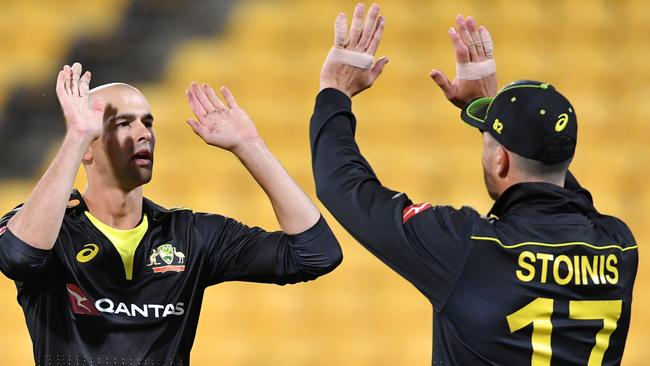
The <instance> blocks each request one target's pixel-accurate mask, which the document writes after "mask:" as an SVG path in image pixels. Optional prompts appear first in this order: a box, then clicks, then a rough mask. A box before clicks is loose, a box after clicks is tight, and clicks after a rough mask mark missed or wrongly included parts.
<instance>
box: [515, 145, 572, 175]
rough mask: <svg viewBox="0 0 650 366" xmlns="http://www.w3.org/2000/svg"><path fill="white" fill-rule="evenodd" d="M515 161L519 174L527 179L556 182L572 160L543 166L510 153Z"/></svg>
mask: <svg viewBox="0 0 650 366" xmlns="http://www.w3.org/2000/svg"><path fill="white" fill-rule="evenodd" d="M511 154H512V156H513V157H514V158H515V159H516V161H517V167H518V168H519V169H520V170H521V172H522V173H523V174H524V175H526V176H529V177H534V178H540V179H543V180H556V179H558V178H563V177H564V175H565V174H566V172H567V170H569V165H571V161H572V160H573V158H571V159H569V160H566V161H563V162H561V163H557V164H544V163H542V162H541V161H537V160H532V159H528V158H524V157H523V156H521V155H517V154H515V153H513V152H511Z"/></svg>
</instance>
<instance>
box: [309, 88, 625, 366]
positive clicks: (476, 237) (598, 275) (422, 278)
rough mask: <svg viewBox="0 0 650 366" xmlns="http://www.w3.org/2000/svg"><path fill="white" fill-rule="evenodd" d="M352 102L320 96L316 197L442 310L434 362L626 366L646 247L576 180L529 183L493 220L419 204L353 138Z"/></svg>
mask: <svg viewBox="0 0 650 366" xmlns="http://www.w3.org/2000/svg"><path fill="white" fill-rule="evenodd" d="M355 128H356V120H355V118H354V115H353V114H352V111H351V100H350V99H349V98H348V97H347V96H345V95H344V94H343V93H341V92H339V91H338V90H335V89H325V90H323V91H322V92H321V93H320V94H319V95H318V96H317V98H316V107H315V112H314V115H313V117H312V120H311V129H310V136H311V149H312V162H313V170H314V177H315V180H316V189H317V194H318V197H319V198H320V199H321V201H322V202H323V203H324V204H325V206H326V207H327V208H328V209H329V210H330V212H331V213H332V214H333V215H334V217H336V219H337V220H338V221H339V222H340V223H341V224H342V225H343V226H344V227H345V228H346V229H347V230H348V231H349V232H350V233H351V234H352V235H353V236H354V237H355V238H356V239H357V240H358V241H359V242H360V243H361V244H363V245H364V246H365V247H366V248H367V249H368V250H369V251H371V252H372V253H373V254H374V255H376V256H377V257H378V258H379V259H381V260H382V261H383V262H384V263H386V264H387V265H388V266H390V267H391V268H392V269H394V270H395V271H396V272H398V273H399V274H400V275H402V276H403V277H404V278H406V279H407V280H408V281H410V282H411V283H412V284H413V285H414V286H415V287H416V288H418V290H420V291H421V292H422V293H423V294H424V295H425V296H426V297H427V298H428V299H429V300H430V301H431V303H432V305H433V309H434V345H433V359H432V364H433V365H461V366H465V365H534V366H541V365H587V364H589V365H618V364H620V362H621V358H622V355H623V349H624V346H625V339H626V336H627V331H628V328H629V323H630V306H631V302H632V287H633V285H634V278H635V276H636V271H637V262H638V250H637V245H636V243H635V240H634V238H633V236H632V234H631V232H630V230H629V229H628V228H627V226H626V225H625V224H624V223H623V222H622V221H620V220H619V219H617V218H614V217H611V216H606V215H602V214H600V213H598V212H597V211H596V209H595V208H594V206H593V203H592V199H591V195H590V194H589V192H587V191H586V190H585V189H583V188H581V187H580V186H579V184H578V183H577V181H576V180H575V178H574V177H573V176H572V175H571V174H570V173H569V174H568V177H567V182H566V184H565V187H559V186H556V185H552V184H547V183H521V184H516V185H514V186H512V187H510V188H509V189H508V190H507V191H506V192H504V193H503V194H502V195H501V197H499V199H498V200H497V201H496V202H495V204H494V207H493V208H492V210H491V212H490V213H489V214H488V216H482V215H480V214H479V213H478V212H476V211H475V210H474V209H472V208H470V207H463V208H461V209H454V208H452V207H448V206H432V205H430V204H426V203H425V204H413V203H412V202H411V201H410V200H409V199H408V197H407V196H406V195H405V194H403V193H400V192H396V191H393V190H390V189H387V188H385V187H383V186H382V185H381V183H380V182H379V180H378V179H377V177H376V175H375V174H374V172H373V170H372V168H371V167H370V165H369V164H368V162H367V161H366V160H365V159H364V158H363V156H362V155H361V152H360V150H359V148H358V146H357V144H356V142H355V140H354V133H355Z"/></svg>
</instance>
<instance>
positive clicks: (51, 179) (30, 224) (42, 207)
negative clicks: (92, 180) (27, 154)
mask: <svg viewBox="0 0 650 366" xmlns="http://www.w3.org/2000/svg"><path fill="white" fill-rule="evenodd" d="M88 146H89V142H87V141H85V139H82V138H76V137H74V136H72V135H66V137H65V139H64V140H63V144H62V145H61V148H60V149H59V152H58V153H57V155H56V157H55V158H54V160H53V161H52V163H51V164H50V166H49V167H48V169H47V171H46V172H45V174H44V175H43V177H42V178H41V179H40V180H39V182H38V183H37V184H36V187H35V188H34V190H33V191H32V193H31V194H30V196H29V198H28V199H27V201H26V202H25V204H24V205H23V207H22V208H21V210H20V211H19V212H18V213H17V214H16V215H15V216H14V217H13V218H12V219H11V220H10V221H9V223H8V225H7V228H8V229H9V230H11V232H12V233H13V234H14V235H15V236H16V237H18V238H19V239H21V240H22V241H24V242H25V243H27V244H29V245H31V246H33V247H35V248H39V249H46V250H49V249H52V246H54V243H55V241H56V237H57V235H58V234H59V230H60V229H61V223H62V222H63V215H64V214H65V208H66V206H67V204H68V199H69V197H70V191H71V190H72V186H73V184H74V179H75V177H76V175H77V171H78V170H79V164H80V163H81V159H82V158H83V154H84V153H85V151H86V149H87V148H88Z"/></svg>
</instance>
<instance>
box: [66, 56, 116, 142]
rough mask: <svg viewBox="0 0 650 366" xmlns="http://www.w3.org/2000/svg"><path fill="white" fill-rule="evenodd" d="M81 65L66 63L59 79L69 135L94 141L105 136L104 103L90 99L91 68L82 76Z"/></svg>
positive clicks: (97, 99)
mask: <svg viewBox="0 0 650 366" xmlns="http://www.w3.org/2000/svg"><path fill="white" fill-rule="evenodd" d="M81 71H82V69H81V64H80V63H78V62H75V63H74V64H73V65H72V67H70V66H68V65H65V66H63V70H61V71H59V76H58V78H57V80H56V96H57V97H58V98H59V103H60V104H61V109H63V116H64V117H65V123H66V127H67V132H68V134H72V135H74V136H75V137H78V138H82V139H87V140H88V142H92V141H94V140H95V139H97V138H99V136H101V135H102V130H103V118H104V108H105V105H104V103H103V102H102V100H101V99H99V98H96V99H94V100H92V101H91V98H90V91H89V85H90V71H86V72H85V73H84V74H83V76H82V75H81Z"/></svg>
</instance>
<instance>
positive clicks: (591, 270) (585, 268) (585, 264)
mask: <svg viewBox="0 0 650 366" xmlns="http://www.w3.org/2000/svg"><path fill="white" fill-rule="evenodd" d="M580 259H581V262H582V267H581V268H582V284H583V285H588V284H589V280H588V279H587V274H589V277H590V278H591V282H593V283H594V284H596V285H598V284H600V282H598V273H597V272H596V271H597V269H598V257H597V256H594V257H593V259H594V261H593V264H590V263H589V257H588V256H586V255H583V256H582V257H581V258H580Z"/></svg>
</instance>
